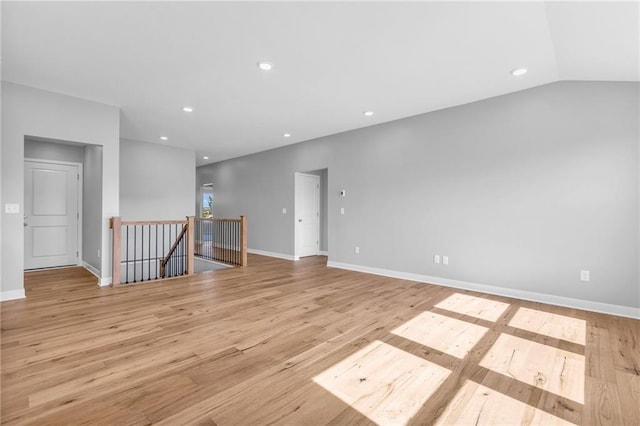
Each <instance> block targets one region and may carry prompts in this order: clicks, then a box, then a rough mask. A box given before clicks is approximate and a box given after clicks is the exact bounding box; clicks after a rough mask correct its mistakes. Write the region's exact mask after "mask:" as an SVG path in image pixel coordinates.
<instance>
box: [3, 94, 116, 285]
mask: <svg viewBox="0 0 640 426" xmlns="http://www.w3.org/2000/svg"><path fill="white" fill-rule="evenodd" d="M119 134H120V112H119V109H118V108H117V107H114V106H109V105H104V104H100V103H97V102H91V101H87V100H83V99H78V98H74V97H71V96H65V95H61V94H58V93H53V92H47V91H44V90H40V89H35V88H32V87H28V86H23V85H19V84H13V83H8V82H4V81H3V82H2V148H1V154H2V172H1V173H2V202H1V205H3V206H4V205H5V204H7V203H16V204H18V205H19V206H20V213H19V214H6V213H4V209H2V213H1V214H2V229H1V230H0V235H1V240H2V254H1V255H2V258H1V263H2V268H1V269H2V275H1V277H0V278H1V282H0V288H1V289H2V295H1V296H2V297H14V296H16V295H17V294H18V293H22V292H23V291H24V285H23V265H24V240H23V226H22V210H23V205H24V141H25V136H33V137H36V138H44V139H56V140H64V141H71V142H78V143H86V144H89V145H101V146H102V147H103V170H102V172H103V179H102V181H103V188H102V217H101V225H102V226H101V229H102V253H103V256H102V269H101V270H102V271H103V279H105V280H108V279H109V277H106V276H104V271H107V270H109V271H110V269H111V268H107V266H108V265H110V263H111V257H110V254H109V246H110V236H109V235H110V234H109V218H110V217H111V216H117V215H118V209H119V205H118V203H119V199H118V192H119V189H118V184H119V181H118V166H119V160H118V155H119Z"/></svg>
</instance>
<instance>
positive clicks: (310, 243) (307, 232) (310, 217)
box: [295, 173, 320, 257]
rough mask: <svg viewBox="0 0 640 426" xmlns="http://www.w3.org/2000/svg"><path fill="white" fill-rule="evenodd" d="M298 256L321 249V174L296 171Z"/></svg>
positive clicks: (310, 254)
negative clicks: (306, 173)
mask: <svg viewBox="0 0 640 426" xmlns="http://www.w3.org/2000/svg"><path fill="white" fill-rule="evenodd" d="M295 187H296V214H295V219H296V225H295V229H296V256H299V257H303V256H313V255H317V254H318V253H319V249H320V176H315V175H305V174H302V173H296V181H295Z"/></svg>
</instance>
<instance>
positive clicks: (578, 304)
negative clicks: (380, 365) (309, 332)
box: [327, 260, 640, 319]
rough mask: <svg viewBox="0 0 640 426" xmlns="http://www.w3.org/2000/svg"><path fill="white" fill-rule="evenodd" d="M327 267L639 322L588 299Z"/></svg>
mask: <svg viewBox="0 0 640 426" xmlns="http://www.w3.org/2000/svg"><path fill="white" fill-rule="evenodd" d="M327 266H328V267H330V268H338V269H348V270H350V271H357V272H365V273H368V274H375V275H382V276H385V277H391V278H398V279H401V280H409V281H417V282H422V283H428V284H436V285H441V286H444V287H453V288H458V289H463V290H472V291H478V292H482V293H488V294H493V295H496V296H505V297H512V298H515V299H522V300H529V301H532V302H541V303H547V304H549V305H557V306H564V307H568V308H576V309H582V310H587V311H593V312H600V313H604V314H609V315H618V316H621V317H628V318H635V319H640V309H639V308H633V307H631V306H621V305H612V304H609V303H602V302H594V301H591V300H583V299H574V298H572V297H564V296H555V295H552V294H545V293H536V292H533V291H526V290H516V289H511V288H506V287H495V286H492V285H487V284H478V283H473V282H469V281H458V280H452V279H449V278H440V277H432V276H429V275H421V274H412V273H409V272H400V271H392V270H389V269H381V268H372V267H369V266H361V265H353V264H349V263H340V262H334V261H331V260H330V261H328V262H327Z"/></svg>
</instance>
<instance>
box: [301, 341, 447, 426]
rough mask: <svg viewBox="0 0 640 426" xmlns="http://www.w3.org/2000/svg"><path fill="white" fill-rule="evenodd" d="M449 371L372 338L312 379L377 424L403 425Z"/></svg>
mask: <svg viewBox="0 0 640 426" xmlns="http://www.w3.org/2000/svg"><path fill="white" fill-rule="evenodd" d="M449 373H450V371H449V370H448V369H446V368H444V367H441V366H439V365H437V364H434V363H432V362H429V361H427V360H425V359H422V358H419V357H417V356H415V355H412V354H409V353H407V352H405V351H403V350H401V349H398V348H396V347H394V346H391V345H388V344H386V343H383V342H380V341H378V340H376V341H375V342H373V343H371V344H370V345H368V346H366V347H365V348H363V349H361V350H359V351H358V352H356V353H355V354H353V355H351V356H349V357H347V358H345V359H344V360H342V361H340V362H339V363H338V364H335V365H334V366H332V367H331V368H329V369H327V370H325V371H324V372H322V373H321V374H319V375H318V376H316V377H314V379H313V381H314V382H316V383H317V384H319V385H320V386H322V387H323V388H325V389H326V390H328V391H329V392H331V393H332V394H334V395H335V396H336V397H338V398H340V399H341V400H342V401H343V402H345V403H347V404H349V405H350V406H351V407H353V408H354V409H356V410H358V411H359V412H360V413H362V414H363V415H365V416H366V417H368V418H369V419H370V420H372V421H374V422H376V423H378V424H381V425H404V424H406V423H407V422H408V421H409V420H410V419H411V417H413V416H414V415H415V414H416V412H417V411H418V410H419V409H420V407H422V405H423V404H424V403H425V402H426V400H427V399H428V398H429V397H430V396H431V395H432V394H433V393H434V392H435V391H436V389H438V387H439V386H440V385H441V384H442V382H443V381H444V380H445V379H446V377H447V376H448V375H449Z"/></svg>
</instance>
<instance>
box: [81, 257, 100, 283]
mask: <svg viewBox="0 0 640 426" xmlns="http://www.w3.org/2000/svg"><path fill="white" fill-rule="evenodd" d="M82 267H83V268H84V269H86V270H87V271H89V272H91V273H92V274H93V275H94V276H95V277H96V278H98V279H100V271H98V268H96V267H95V266H93V265H91V264H89V263H87V262H85V261H84V260H83V261H82Z"/></svg>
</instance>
